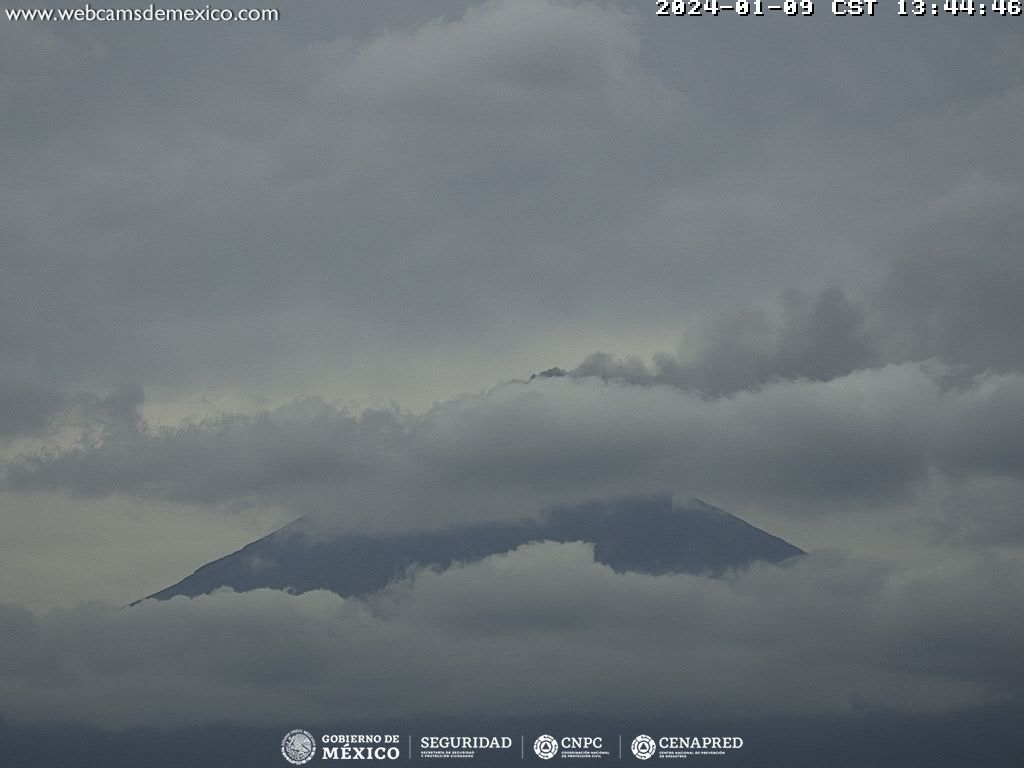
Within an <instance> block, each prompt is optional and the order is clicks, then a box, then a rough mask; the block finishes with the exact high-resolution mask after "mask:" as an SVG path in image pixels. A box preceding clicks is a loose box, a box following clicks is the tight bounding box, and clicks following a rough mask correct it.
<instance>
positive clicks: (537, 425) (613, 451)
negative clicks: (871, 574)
mask: <svg viewBox="0 0 1024 768" xmlns="http://www.w3.org/2000/svg"><path fill="white" fill-rule="evenodd" d="M946 375H947V371H946V370H945V369H943V368H941V367H940V368H938V369H933V368H932V369H930V368H929V367H928V366H922V365H918V364H905V365H902V366H888V367H885V368H879V369H872V370H865V371H859V372H856V373H853V374H849V375H847V376H844V377H841V378H836V379H832V380H830V381H819V382H814V381H808V380H799V381H783V382H777V383H773V384H766V385H765V386H763V387H762V388H760V389H759V390H755V391H744V392H738V393H736V394H734V395H732V396H729V397H718V398H710V399H709V398H705V397H702V396H701V395H700V394H697V393H690V392H684V391H679V390H678V389H675V388H672V387H667V386H651V387H647V388H640V387H634V386H626V385H619V384H615V383H604V382H601V381H597V380H595V379H593V378H581V379H567V378H556V379H536V380H534V381H533V382H530V383H511V384H507V385H504V386H500V387H497V388H495V389H493V390H492V391H491V392H489V393H486V394H483V395H479V396H473V397H468V396H467V397H463V398H459V399H456V400H452V401H449V402H447V403H442V404H439V405H437V406H435V407H434V408H433V409H431V410H430V411H428V412H426V413H424V414H420V415H415V414H408V413H403V412H400V411H394V410H385V411H376V410H371V411H365V412H362V413H358V414H351V413H348V412H345V411H343V410H338V409H337V408H335V407H333V406H330V405H328V404H325V403H323V402H321V401H301V402H297V403H294V404H292V405H290V406H287V407H282V408H279V409H275V410H271V411H264V412H256V413H252V414H235V415H229V416H223V417H220V418H217V419H211V420H208V421H203V422H197V423H187V424H184V425H182V426H180V427H178V428H169V427H164V428H158V429H151V428H146V427H145V426H144V425H143V426H140V427H138V428H126V429H121V430H107V431H105V432H103V433H101V434H100V435H98V436H95V437H94V438H93V439H92V440H90V441H88V442H86V443H84V444H82V445H79V446H76V447H73V448H66V449H54V450H52V451H47V452H42V453H36V454H32V455H27V456H25V457H23V458H22V459H20V460H19V461H16V462H14V463H12V464H10V465H9V466H8V468H7V485H8V487H9V488H10V489H11V490H16V491H29V490H59V489H63V490H67V491H70V492H72V493H75V494H79V495H83V496H97V495H109V494H114V493H126V494H130V495H134V496H137V497H141V498H158V499H166V500H172V501H179V502H187V503H200V504H207V505H221V506H225V507H228V508H238V507H241V506H244V505H247V504H257V505H260V504H262V505H266V504H276V505H281V506H283V507H284V508H287V509H292V510H293V511H294V512H295V513H296V514H297V513H300V512H302V513H315V514H318V515H320V516H321V517H322V518H323V519H324V520H326V521H330V523H331V524H332V525H340V526H342V527H348V528H352V527H354V528H363V527H370V528H388V529H396V528H397V529H410V528H411V529H415V528H418V527H433V526H436V525H444V524H447V523H450V522H453V521H456V520H466V519H478V518H481V517H501V516H506V517H507V516H513V517H521V516H523V515H527V514H532V513H534V512H536V511H538V510H539V509H540V508H542V507H543V506H546V505H548V504H553V503H556V502H570V501H578V500H581V499H586V498H594V497H604V496H615V495H624V494H631V493H644V492H648V491H650V490H651V489H652V488H653V489H667V490H671V491H675V492H676V493H678V494H680V495H691V494H693V495H698V496H703V497H707V498H710V499H716V500H717V499H721V498H728V499H733V500H737V499H738V500H744V501H745V502H747V503H750V502H756V503H760V504H775V505H777V506H785V505H786V504H788V503H791V502H800V503H804V504H812V505H815V506H818V507H822V506H824V507H825V508H826V509H827V508H828V507H837V508H841V507H844V506H847V507H848V506H850V505H856V504H861V505H867V506H869V507H870V506H871V505H873V504H878V503H882V502H894V501H905V500H907V499H908V498H910V497H911V496H912V495H913V494H914V492H915V490H916V489H918V488H919V487H921V486H923V485H925V484H927V483H929V482H931V481H932V480H933V479H934V476H936V475H937V476H939V477H943V478H946V479H947V481H948V482H952V483H960V482H967V481H970V480H972V479H979V478H980V479H985V478H990V479H997V478H1008V479H1014V480H1020V479H1021V478H1022V475H1024V453H1022V452H1021V451H1020V444H1019V439H1018V436H1019V434H1020V432H1021V430H1022V429H1024V424H1021V423H1019V422H1020V419H1019V418H1018V417H1017V416H1016V414H1022V413H1024V379H1022V377H1021V376H1020V375H1019V374H1001V375H997V374H990V375H983V376H978V377H977V378H975V379H972V380H970V381H968V382H963V383H961V385H958V386H950V385H949V384H948V383H947V381H946Z"/></svg>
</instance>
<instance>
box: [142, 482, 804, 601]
mask: <svg viewBox="0 0 1024 768" xmlns="http://www.w3.org/2000/svg"><path fill="white" fill-rule="evenodd" d="M304 527H305V523H304V521H303V520H301V519H300V520H297V521H296V522H294V523H292V524H290V525H287V526H285V527H284V528H281V529H280V530H277V531H275V532H274V533H271V534H270V535H268V536H265V537H264V538H262V539H259V540H257V541H254V542H253V543H252V544H249V545H247V546H245V547H243V548H242V549H240V550H239V551H237V552H235V553H233V554H230V555H227V556H226V557H222V558H220V559H219V560H214V561H213V562H211V563H208V564H207V565H204V566H202V567H201V568H199V569H198V570H196V571H195V572H194V573H193V574H192V575H191V576H188V577H187V578H185V579H183V580H182V581H180V582H178V583H177V584H174V585H173V586H170V587H167V588H166V589H163V590H161V591H159V592H157V593H155V594H153V595H150V597H152V598H155V599H157V600H166V599H169V598H171V597H174V596H176V595H187V596H190V597H195V596H197V595H202V594H207V593H209V592H212V591H213V590H215V589H218V588H220V587H230V588H231V589H234V590H235V591H237V592H246V591H249V590H253V589H261V588H271V589H288V590H292V591H294V592H296V593H301V592H307V591H310V590H315V589H327V590H330V591H332V592H336V593H337V594H339V595H342V596H344V597H353V596H361V595H367V594H370V593H373V592H376V591H378V590H380V589H383V588H384V587H386V586H387V585H388V584H389V583H391V582H393V581H395V580H396V579H399V578H401V577H402V576H403V575H404V574H405V573H406V572H407V571H408V569H410V568H412V567H414V566H429V567H435V568H441V569H445V568H448V567H450V566H451V565H452V564H453V563H456V562H474V561H477V560H481V559H483V558H485V557H488V556H490V555H497V554H502V553H504V552H509V551H511V550H513V549H515V548H516V547H518V546H521V545H523V544H528V543H530V542H536V541H557V542H571V541H584V542H589V543H592V544H593V545H594V558H595V559H596V560H597V561H598V562H600V563H604V564H605V565H608V566H609V567H611V568H613V569H614V570H616V571H619V572H624V571H634V572H638V573H646V574H665V573H707V574H711V575H721V574H722V573H723V572H725V571H728V570H729V569H733V568H739V567H742V566H746V565H749V564H750V563H752V562H755V561H759V560H761V561H767V562H770V563H778V562H781V561H783V560H786V559H788V558H790V557H794V556H797V555H801V554H803V551H802V550H800V549H798V548H797V547H794V546H793V545H792V544H789V543H788V542H785V541H783V540H782V539H780V538H777V537H775V536H772V535H771V534H769V533H766V532H764V531H762V530H760V529H759V528H755V527H754V526H752V525H750V524H749V523H746V522H744V521H743V520H741V519H740V518H738V517H736V516H735V515H730V514H728V513H727V512H724V511H722V510H720V509H718V508H716V507H712V506H711V505H709V504H705V503H704V502H702V501H700V500H698V499H691V500H689V501H687V502H685V503H683V504H677V503H674V502H673V500H672V498H671V497H670V496H667V495H658V496H645V497H634V498H628V499H620V500H617V501H614V502H601V503H589V504H583V505H579V506H574V507H561V508H557V509H553V510H550V511H548V512H546V513H545V514H544V515H542V516H541V517H540V518H539V519H536V520H533V519H529V520H520V521H515V522H491V523H475V524H464V525H458V526H453V527H451V528H447V529H444V530H439V531H428V532H420V533H412V534H408V533H407V534H391V535H367V534H343V535H337V536H323V535H318V536H310V535H308V534H307V533H306V532H305V530H304Z"/></svg>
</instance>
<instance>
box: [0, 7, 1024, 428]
mask: <svg viewBox="0 0 1024 768" xmlns="http://www.w3.org/2000/svg"><path fill="white" fill-rule="evenodd" d="M283 16H284V19H283V20H282V21H281V22H279V23H276V24H260V25H241V26H230V27H228V26H225V25H203V24H195V25H191V26H188V27H187V28H186V27H183V26H181V25H158V24H152V25H115V24H108V25H90V26H74V25H50V26H42V25H32V24H20V25H19V24H10V23H8V24H5V25H4V26H3V27H2V28H0V35H3V45H2V48H3V50H4V53H3V56H4V66H5V70H4V71H5V72H6V73H7V76H6V77H5V78H4V80H3V82H2V83H0V87H2V88H3V98H4V100H5V103H7V104H9V105H11V110H10V111H9V116H8V119H5V121H4V123H3V126H2V128H0V130H2V131H3V136H4V140H5V141H4V146H5V147H6V148H7V151H6V152H5V154H4V165H5V172H4V174H3V183H2V184H0V201H2V203H3V205H2V206H0V211H2V213H0V216H2V219H0V224H2V226H0V231H2V232H3V233H4V234H3V238H4V241H3V256H2V259H3V264H4V281H3V282H2V284H0V292H2V293H0V299H2V300H0V313H2V314H0V326H2V327H3V328H4V333H3V334H0V354H2V355H3V358H4V360H5V365H10V366H12V368H15V369H17V370H19V371H23V372H24V376H25V377H27V380H29V381H30V382H34V383H35V384H36V385H37V386H38V387H39V388H40V389H41V390H47V389H49V390H64V389H65V388H67V389H69V390H70V391H81V390H93V391H97V392H100V391H107V390H109V389H113V388H116V387H119V386H121V385H123V384H124V382H125V381H131V382H134V383H138V384H140V385H142V386H144V387H146V389H147V391H148V392H149V393H150V396H151V398H152V400H151V403H153V404H154V406H153V407H156V405H155V404H156V403H159V402H164V401H173V400H174V399H175V398H180V397H184V396H187V395H190V394H195V393H196V392H197V391H202V390H205V389H216V390H230V391H242V392H246V393H247V394H250V395H251V396H253V397H257V396H260V395H263V394H267V395H269V396H270V397H272V398H275V399H278V400H280V399H287V398H291V397H295V396H305V395H309V394H320V395H322V396H326V397H328V398H343V399H349V398H356V399H359V400H362V401H375V400H381V401H384V402H386V401H387V400H388V399H389V398H391V397H396V398H399V399H400V400H403V401H407V400H414V399H415V400H418V401H419V403H420V404H422V401H423V399H424V394H423V393H424V392H428V393H429V394H428V395H426V402H428V403H429V401H430V399H431V398H435V397H447V396H449V395H450V394H451V393H452V392H454V391H456V390H459V389H467V388H468V389H478V388H481V387H484V386H488V385H489V384H490V383H492V382H493V381H494V380H496V379H500V378H502V377H505V376H512V375H517V374H518V375H521V373H522V372H528V371H530V370H536V369H537V368H538V367H542V365H543V363H542V360H544V359H551V360H552V362H554V363H560V364H562V365H566V364H569V363H571V362H572V361H574V360H580V359H582V358H583V357H584V356H585V355H586V354H587V353H588V352H590V351H592V350H594V349H610V350H611V351H613V352H617V353H619V354H627V355H628V354H632V353H635V352H636V351H638V350H637V347H640V346H645V340H646V339H647V338H648V337H651V336H652V335H653V336H655V337H656V338H658V339H659V340H660V339H669V338H670V337H675V336H677V335H678V334H679V333H680V331H681V330H685V329H687V328H689V327H691V326H701V325H706V324H707V322H708V317H709V316H710V314H715V313H720V312H721V311H722V310H723V308H726V307H734V306H739V307H747V306H751V305H753V304H757V303H759V302H763V301H764V300H765V297H766V294H768V295H775V294H777V293H779V292H780V291H785V290H787V289H789V288H792V287H797V288H800V289H804V290H805V291H808V292H809V293H808V294H807V295H811V296H813V295H815V293H816V292H817V291H819V290H820V289H821V286H822V285H830V284H833V283H835V284H837V285H839V286H840V288H842V289H843V290H845V291H846V292H847V295H848V296H850V295H856V294H857V293H859V292H860V291H859V289H860V288H863V286H864V284H865V281H867V282H870V281H871V280H872V279H874V278H875V277H877V276H878V274H879V273H884V272H885V271H886V270H887V269H888V265H889V264H890V263H891V262H892V261H894V260H897V259H900V258H902V257H903V256H906V255H908V254H920V253H922V252H927V251H928V244H929V242H931V240H934V238H935V237H936V235H935V233H936V232H938V231H939V230H938V229H936V228H935V227H933V224H934V223H935V222H936V221H937V220H939V221H941V220H943V213H942V210H941V209H942V207H943V206H944V205H945V206H946V207H947V208H949V207H952V208H953V209H954V210H955V215H953V216H950V217H948V220H949V221H954V222H956V223H957V225H958V227H957V228H956V231H960V232H971V233H973V235H972V236H971V237H970V238H968V239H965V238H960V239H957V238H953V239H951V240H949V241H948V243H947V245H948V249H949V250H950V252H951V254H952V255H951V257H950V258H953V259H954V260H957V259H960V258H961V257H968V256H969V257H970V258H978V259H981V260H982V261H985V260H986V259H988V258H989V255H990V254H993V255H994V254H996V253H998V252H1000V251H1001V250H1004V249H1005V248H1007V247H1009V248H1011V250H1010V251H1008V252H1006V257H1007V260H1008V262H1012V261H1013V258H1012V254H1013V251H1012V248H1013V247H1014V246H1013V244H1014V243H1016V242H1019V238H1014V237H1013V236H1012V234H1013V233H1012V231H1011V232H1007V231H1006V228H1005V227H1004V226H1003V225H1004V224H1009V225H1010V226H1011V227H1012V226H1013V224H1012V223H1013V222H1014V221H1019V220H1020V217H1019V216H1017V215H1016V214H1017V213H1018V212H1019V211H1018V209H1019V205H1018V203H1016V202H1014V201H1015V200H1019V197H1020V196H1019V195H1017V194H1016V191H1019V178H1020V172H1021V168H1020V158H1019V152H1018V151H1017V143H1016V131H1015V129H1014V128H1013V126H1015V125H1017V124H1018V123H1019V121H1020V118H1021V108H1022V105H1021V96H1020V89H1019V83H1020V81H1021V75H1022V73H1024V61H1022V58H1021V56H1020V54H1019V50H1020V49H1021V46H1020V45H1019V42H1020V35H1019V33H1017V32H1015V31H1014V30H1013V29H1012V28H1011V27H1010V26H1008V25H1006V24H999V23H988V20H987V19H979V20H977V23H975V24H973V25H972V27H971V29H970V30H964V29H962V28H961V27H962V25H961V26H958V27H957V28H956V29H954V28H953V27H952V26H951V25H946V24H922V25H917V26H913V27H911V26H908V25H906V24H901V23H899V22H901V21H903V20H901V19H896V18H886V17H879V18H875V19H871V20H870V21H868V23H866V24H859V23H854V24H850V23H849V20H839V19H834V18H831V17H830V14H819V15H818V16H816V17H815V18H813V19H811V20H808V26H807V29H813V32H811V33H809V32H808V31H807V29H805V28H804V27H801V26H799V25H793V24H787V23H779V22H778V20H770V19H769V20H766V21H765V23H763V24H761V23H759V24H758V25H757V26H756V28H755V27H754V25H751V24H746V23H744V20H742V19H727V18H724V19H720V20H718V21H717V22H716V24H715V25H714V26H710V25H702V26H701V27H700V28H699V29H698V27H697V26H696V25H689V26H686V25H680V24H678V23H676V22H677V21H678V20H672V19H669V20H666V19H655V18H654V15H653V12H651V9H649V8H645V9H643V11H641V10H639V8H638V7H637V6H633V5H624V6H622V7H621V8H619V7H616V6H615V5H614V4H607V5H605V4H597V3H580V4H566V3H558V2H541V1H540V0H529V1H528V2H500V1H499V2H490V3H484V4H467V3H441V2H411V3H387V4H383V5H382V6H381V7H380V8H378V9H373V10H370V9H354V8H350V7H345V6H337V7H334V6H324V7H318V8H317V9H316V11H315V13H314V12H310V13H306V12H301V13H300V12H296V13H284V14H283ZM314 16H315V21H314V19H313V17H314ZM724 51H729V52H731V53H729V55H728V56H727V57H725V58H723V56H724V54H723V52H724ZM950 51H953V52H955V55H954V54H953V53H950ZM758 52H762V53H763V57H762V56H761V53H758ZM169 62H173V66H170V65H168V63H169ZM815 62H816V63H815ZM697 73H699V74H697ZM978 136H984V140H975V139H970V140H969V139H967V138H965V137H978ZM962 190H968V191H967V192H966V193H961V192H960V191H962ZM970 190H978V191H979V192H978V194H977V195H975V196H974V198H971V193H970ZM958 195H959V197H958ZM968 198H971V199H968ZM993 198H994V199H995V201H996V202H997V203H998V205H997V206H995V207H993V206H992V205H990V204H989V203H990V202H992V199H993ZM965 200H966V202H965ZM958 201H960V202H958ZM937 212H938V213H937ZM988 223H991V224H993V226H989V225H988ZM960 225H962V226H960ZM950 229H951V230H952V229H953V227H950ZM930 239H931V240H930ZM968 240H969V242H968ZM921 258H925V259H927V256H924V257H921ZM1017 261H1019V259H1018V260H1017ZM922 268H923V269H927V264H925V265H924V266H923V267H922ZM968 269H970V267H968ZM894 280H896V281H897V282H898V278H894ZM850 290H853V293H850ZM902 294H903V290H902V289H900V288H898V287H897V288H896V289H895V296H896V304H897V306H895V307H893V308H892V310H891V314H892V315H893V316H894V317H895V318H896V319H895V320H894V322H897V323H898V324H899V325H900V326H904V325H908V326H911V327H913V326H915V325H916V324H919V323H920V322H921V318H923V317H926V316H927V314H928V313H929V312H931V311H934V310H935V309H936V306H941V304H942V300H943V296H942V295H940V294H937V293H935V292H931V293H929V292H927V291H926V290H925V291H923V292H921V293H919V294H917V295H916V298H913V299H912V300H911V301H909V302H907V304H908V306H902V305H901V304H900V302H899V300H898V299H899V297H900V296H901V295H902ZM986 297H988V293H987V289H981V290H980V292H979V293H978V294H975V295H970V294H967V295H962V296H960V297H959V299H962V300H963V301H965V302H968V303H969V308H968V307H965V308H964V309H965V311H968V312H969V313H971V314H973V315H975V320H974V321H972V324H971V325H969V326H964V327H963V332H962V333H961V334H960V336H962V337H963V338H964V339H967V340H969V338H970V334H971V331H972V329H980V330H987V329H988V328H989V326H990V325H991V323H990V322H989V321H987V320H985V319H984V318H986V317H990V316H991V313H996V312H999V313H1002V314H1001V315H1000V317H1002V318H1003V319H999V317H995V318H994V319H993V320H992V323H996V324H998V325H999V327H1002V328H1006V327H1008V325H1009V320H1012V310H1009V309H999V306H1002V305H1003V302H1000V303H998V306H997V305H993V304H992V303H990V302H989V301H986V300H984V299H985V298H986ZM814 303H815V300H814V299H812V300H811V304H812V305H814ZM829 306H832V307H833V308H835V309H837V310H839V311H840V314H842V311H843V308H842V306H841V303H840V304H836V303H832V304H830V305H829ZM808 312H809V313H810V314H809V316H812V317H813V310H808ZM709 313H710V314H709ZM901 313H907V315H908V317H907V318H905V319H904V318H902V316H901ZM1007 313H1011V314H1007ZM835 319H836V320H838V321H840V322H842V321H843V317H837V318H835ZM784 322H785V321H784ZM812 330H813V329H812ZM923 332H924V331H922V333H923ZM722 333H724V334H725V335H726V336H728V335H729V332H726V331H723V332H722ZM929 333H931V334H932V336H930V337H929V338H930V339H931V340H930V341H928V340H927V339H926V340H925V341H922V342H921V343H920V344H918V343H914V344H913V346H914V347H919V346H925V347H930V348H934V349H935V350H936V351H937V352H942V351H943V350H944V349H945V347H948V346H949V345H951V344H954V343H955V344H956V345H957V346H958V348H961V349H964V348H966V347H968V346H970V345H969V341H964V342H956V341H955V339H953V338H949V339H946V338H945V336H944V332H943V331H942V330H941V328H940V329H938V330H935V329H933V331H931V332H929ZM935 334H938V337H939V338H938V340H936V339H935V338H934V336H935ZM951 334H952V332H951ZM712 335H713V336H715V337H716V338H717V336H718V332H714V333H713V334H712ZM952 335H955V334H952ZM807 338H809V337H806V336H805V339H807ZM750 340H752V341H754V342H755V343H756V342H757V339H756V338H752V339H750ZM845 341H848V342H850V343H851V344H852V345H853V346H852V348H851V350H850V352H851V354H854V353H856V354H854V359H853V360H851V361H845V363H844V364H850V363H854V364H856V363H857V361H858V360H861V362H863V360H862V359H861V358H860V357H859V355H860V354H861V353H863V352H864V350H863V349H862V345H861V342H862V339H860V338H859V337H858V336H857V335H856V334H854V336H853V337H851V338H847V339H845ZM723 343H724V342H715V343H714V344H712V345H711V347H712V348H713V349H720V350H722V347H721V344H723ZM769 343H772V342H771V340H769ZM725 346H726V348H727V347H728V345H727V344H726V345H725ZM742 349H745V346H744V345H742V344H741V345H740V350H742ZM722 351H724V350H722ZM777 351H778V353H779V354H781V355H782V356H783V360H784V361H785V362H786V363H787V365H789V366H790V367H789V368H787V369H786V370H790V369H792V366H793V365H795V364H796V363H798V362H801V361H803V360H804V358H802V357H799V356H800V353H801V348H800V346H799V343H798V344H797V347H796V348H792V347H789V346H787V344H782V345H781V347H780V349H778V350H777ZM995 353H996V351H995V350H994V348H993V354H995ZM793 354H796V355H798V358H799V359H798V360H797V361H794V360H793V359H792V357H791V356H792V355H793ZM908 354H911V356H913V355H914V354H916V352H912V353H908ZM814 355H816V356H817V357H818V358H819V359H816V360H813V361H807V363H808V365H809V366H810V367H809V368H808V369H806V370H807V371H808V372H809V375H812V376H813V375H824V374H823V373H822V372H824V373H828V372H829V371H831V370H833V368H834V367H835V366H836V365H838V366H839V369H842V367H843V365H840V364H839V363H840V361H839V360H838V359H836V358H835V357H834V358H833V359H831V360H828V359H824V357H825V356H826V353H825V352H824V351H823V350H820V349H819V350H816V351H815V352H814ZM894 355H895V357H896V358H899V359H909V358H907V357H901V356H900V355H899V354H897V353H894ZM552 356H556V357H554V359H552ZM836 356H838V352H837V353H836ZM869 359H870V357H869ZM887 359H891V358H887ZM897 361H898V360H897ZM715 362H716V361H715V359H713V358H708V359H706V360H705V363H706V365H705V366H704V368H702V370H704V371H705V372H704V373H702V374H700V375H699V376H697V377H696V378H697V379H698V381H700V382H701V383H703V384H705V385H707V386H711V385H713V384H716V383H718V384H722V385H723V386H728V385H730V384H729V382H730V381H732V380H734V379H735V377H736V376H739V375H740V374H742V373H743V371H741V370H740V371H738V370H736V369H737V367H738V366H739V364H738V363H737V362H736V361H735V360H732V359H729V360H724V361H722V362H723V364H725V365H726V368H727V369H728V370H726V371H725V372H723V373H721V374H718V373H716V372H715V371H711V370H709V369H708V368H707V366H711V365H713V364H714V363H715ZM754 362H755V363H757V364H756V365H753V368H755V369H756V370H755V373H756V372H757V371H760V370H761V369H760V368H759V366H760V365H762V364H763V363H764V360H763V359H760V360H755V361H754ZM812 363H813V364H812ZM730 367H731V368H730ZM740 367H741V366H740ZM994 367H999V366H994ZM795 370H798V371H801V370H802V369H801V366H800V365H796V368H795ZM296 371H300V372H301V376H300V377H299V379H300V381H301V383H296V376H295V372H296ZM741 378H742V376H741ZM720 379H722V381H719V380H720ZM707 380H710V382H708V381H707ZM712 388H713V387H712ZM32 423H37V422H32Z"/></svg>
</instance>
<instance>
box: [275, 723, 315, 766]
mask: <svg viewBox="0 0 1024 768" xmlns="http://www.w3.org/2000/svg"><path fill="white" fill-rule="evenodd" d="M281 754H282V755H284V759H285V760H287V761H288V762H289V763H291V764H292V765H305V764H306V763H308V762H309V761H310V760H312V759H313V757H314V756H315V755H316V740H315V739H314V738H313V734H312V733H310V732H309V731H304V730H302V729H301V728H295V729H293V730H290V731H288V733H286V734H285V736H284V738H283V739H281Z"/></svg>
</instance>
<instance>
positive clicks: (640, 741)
mask: <svg viewBox="0 0 1024 768" xmlns="http://www.w3.org/2000/svg"><path fill="white" fill-rule="evenodd" d="M630 748H631V749H632V750H633V755H634V757H636V758H637V759H638V760H647V759H649V758H652V757H654V753H655V752H657V751H658V746H657V745H656V744H655V743H654V739H652V738H651V737H650V736H648V735H647V734H646V733H641V734H640V735H639V736H637V737H636V738H635V739H633V743H632V745H631V746H630Z"/></svg>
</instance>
